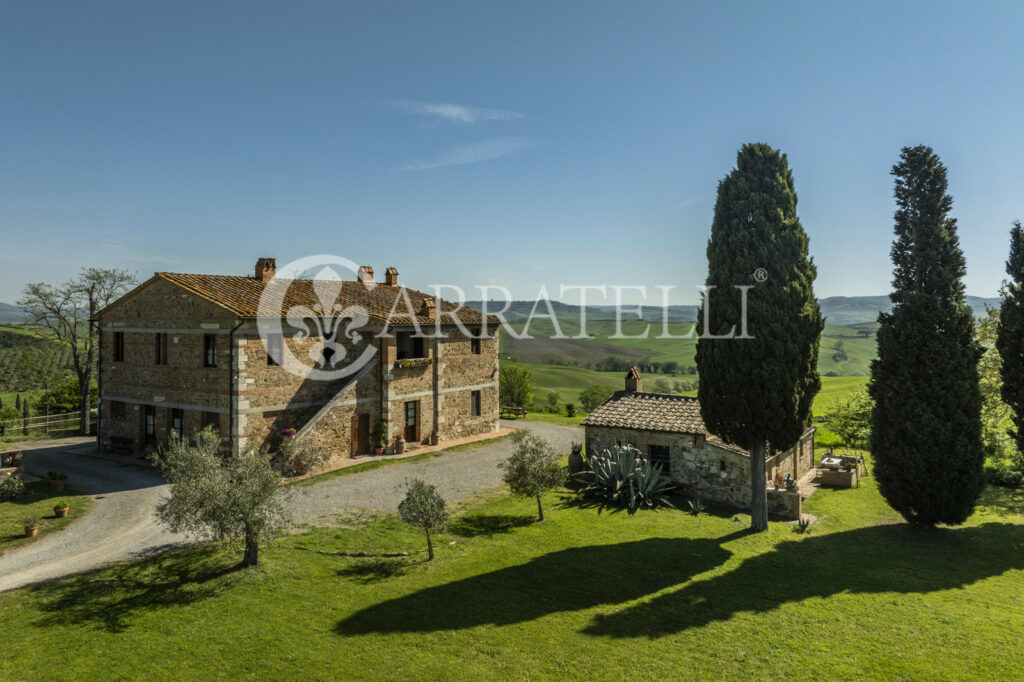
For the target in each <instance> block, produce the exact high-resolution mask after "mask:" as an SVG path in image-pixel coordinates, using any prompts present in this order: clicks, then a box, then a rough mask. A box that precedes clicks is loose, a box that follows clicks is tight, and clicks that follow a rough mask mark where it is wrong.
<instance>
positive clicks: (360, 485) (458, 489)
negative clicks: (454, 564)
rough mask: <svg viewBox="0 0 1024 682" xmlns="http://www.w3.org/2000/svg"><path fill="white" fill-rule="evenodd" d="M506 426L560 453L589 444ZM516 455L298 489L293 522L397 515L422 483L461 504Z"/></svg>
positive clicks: (567, 433)
mask: <svg viewBox="0 0 1024 682" xmlns="http://www.w3.org/2000/svg"><path fill="white" fill-rule="evenodd" d="M502 426H512V427H517V428H524V429H529V430H530V431H532V432H534V433H536V434H537V435H539V436H541V437H543V438H545V439H547V441H548V442H549V443H551V445H552V446H553V447H554V448H555V450H557V451H559V452H566V453H567V452H569V445H570V444H571V442H572V441H574V440H575V441H579V442H581V443H582V442H583V429H582V428H579V427H571V426H557V425H555V424H545V423H543V422H528V421H518V422H517V421H504V420H503V421H502ZM510 454H512V439H511V438H503V439H502V440H499V441H497V442H495V443H489V444H487V445H483V446H480V447H478V448H473V449H471V450H465V451H462V452H452V453H448V454H445V455H442V456H440V457H434V458H428V459H423V460H418V461H411V462H408V463H401V464H394V465H391V466H386V467H381V468H380V469H373V470H371V471H367V472H364V473H360V474H352V475H350V476H341V477H339V478H333V479H330V480H327V481H324V482H322V483H317V484H315V485H311V486H306V487H298V488H295V489H294V490H293V491H292V493H291V497H290V499H289V502H288V506H289V508H290V509H291V510H292V515H293V519H292V520H293V521H295V522H297V523H309V524H313V525H316V524H317V523H320V524H324V523H325V522H329V521H330V517H331V515H333V514H336V513H337V512H339V511H341V510H343V509H351V508H359V509H379V510H384V511H395V510H396V508H397V507H398V503H399V501H400V500H401V499H402V497H403V496H404V494H405V491H404V489H403V483H404V482H405V481H406V479H410V478H421V479H423V480H424V481H426V482H427V483H429V484H431V485H433V486H435V487H436V488H437V492H438V493H440V495H441V497H443V498H444V499H445V500H446V501H449V502H455V501H458V500H461V499H464V498H466V497H469V496H470V495H473V494H475V493H477V492H479V491H481V490H486V489H488V488H493V487H495V486H497V485H500V484H501V470H500V469H499V468H498V463H499V462H501V461H502V460H504V459H506V458H508V456H509V455H510Z"/></svg>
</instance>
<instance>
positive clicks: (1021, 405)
mask: <svg viewBox="0 0 1024 682" xmlns="http://www.w3.org/2000/svg"><path fill="white" fill-rule="evenodd" d="M1006 274H1008V275H1009V276H1010V279H1009V281H1008V282H1006V283H1005V284H1004V286H1003V291H1002V294H1003V301H1002V306H1001V307H1000V311H999V326H998V327H997V328H996V349H997V350H998V351H999V357H1000V358H1001V359H1002V366H1001V367H1000V378H1001V379H1002V381H1003V386H1002V389H1001V391H1000V393H1001V395H1002V397H1003V402H1004V403H1006V404H1007V405H1009V406H1010V411H1011V416H1010V419H1011V420H1012V422H1013V428H1012V429H1011V430H1010V435H1011V436H1012V437H1013V440H1014V442H1015V443H1016V444H1017V453H1018V456H1017V459H1018V461H1020V458H1021V455H1022V454H1024V228H1022V227H1021V224H1020V221H1019V220H1018V221H1017V222H1015V223H1014V224H1013V229H1012V230H1011V231H1010V258H1009V260H1007V261H1006Z"/></svg>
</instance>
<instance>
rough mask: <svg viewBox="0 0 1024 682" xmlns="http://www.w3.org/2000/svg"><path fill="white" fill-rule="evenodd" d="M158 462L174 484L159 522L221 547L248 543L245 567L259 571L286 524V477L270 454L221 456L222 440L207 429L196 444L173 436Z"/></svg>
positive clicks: (195, 439)
mask: <svg viewBox="0 0 1024 682" xmlns="http://www.w3.org/2000/svg"><path fill="white" fill-rule="evenodd" d="M154 462H155V463H156V465H157V466H158V467H159V468H160V470H161V471H162V472H163V474H164V476H165V477H166V478H167V480H168V481H169V482H170V484H171V494H170V496H169V497H167V498H166V499H165V500H163V501H162V502H161V503H160V504H158V505H157V508H156V514H157V518H158V519H160V521H161V522H162V523H163V524H165V525H166V526H167V527H168V528H170V529H171V530H172V531H174V532H176V533H177V532H185V533H189V534H191V535H194V536H197V537H200V538H204V539H208V540H216V541H239V540H240V541H242V542H243V543H244V544H245V555H244V557H243V559H242V566H256V565H257V563H258V561H259V548H260V545H261V544H265V543H266V541H267V540H269V539H270V537H271V536H272V535H273V533H274V532H275V531H276V530H277V529H279V528H280V527H281V526H282V525H283V524H284V522H285V512H284V504H283V501H282V495H283V493H282V488H281V485H280V482H281V474H280V472H278V471H277V470H276V469H274V468H273V467H272V466H271V464H270V462H269V460H268V458H267V456H266V454H265V453H263V452H261V451H257V450H253V449H250V450H248V451H246V452H245V453H244V454H242V455H240V456H238V457H225V456H224V455H223V454H221V452H220V435H219V434H218V433H217V432H216V431H214V430H213V428H212V427H207V428H206V429H203V430H202V431H200V432H199V433H197V434H196V435H195V436H194V437H193V438H192V439H191V440H189V439H186V438H179V437H177V436H176V435H174V434H172V435H171V439H170V442H169V443H168V446H167V448H164V449H161V451H160V452H159V453H157V454H156V455H155V456H154Z"/></svg>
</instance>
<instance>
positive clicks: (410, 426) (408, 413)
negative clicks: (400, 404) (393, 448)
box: [405, 400, 419, 443]
mask: <svg viewBox="0 0 1024 682" xmlns="http://www.w3.org/2000/svg"><path fill="white" fill-rule="evenodd" d="M418 408H419V402H418V401H415V400H413V401H410V402H407V403H406V404H405V442H406V443H415V442H416V441H417V440H419V439H418V438H417V437H416V432H417V430H418V429H417V428H416V427H417V425H418V424H417V420H418V419H419V409H418Z"/></svg>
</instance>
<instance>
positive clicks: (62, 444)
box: [0, 421, 583, 592]
mask: <svg viewBox="0 0 1024 682" xmlns="http://www.w3.org/2000/svg"><path fill="white" fill-rule="evenodd" d="M502 425H503V426H512V427H517V428H524V429H528V430H530V431H533V432H534V433H537V434H538V435H540V436H542V437H544V438H546V439H547V440H548V442H550V443H551V444H552V446H554V447H555V449H556V450H558V451H561V452H568V450H569V444H570V442H572V441H574V440H575V441H581V442H582V440H583V429H581V428H578V427H569V426H556V425H554V424H544V423H541V422H527V421H518V422H517V421H502ZM20 449H22V450H23V451H24V452H25V453H26V456H25V459H24V465H25V469H26V471H28V472H29V473H31V474H35V475H41V476H45V474H46V472H47V471H50V470H52V469H60V470H63V471H66V472H67V473H68V477H69V479H70V481H71V483H72V484H73V485H75V486H77V487H79V488H81V489H84V490H86V491H88V492H89V493H91V494H92V495H93V496H94V498H95V499H96V502H95V504H94V505H93V507H92V510H90V511H89V513H88V514H86V515H85V516H84V517H82V518H81V519H78V520H76V521H75V522H74V523H72V524H71V526H70V527H68V528H67V529H65V530H63V531H59V532H57V533H52V534H50V535H47V536H46V537H43V538H41V539H39V540H38V541H37V542H34V543H32V544H30V545H28V546H26V547H23V548H21V549H17V550H13V551H8V552H6V553H4V554H2V555H0V592H4V591H6V590H12V589H15V588H18V587H23V586H25V585H29V584H31V583H35V582H40V581H43V580H50V579H53V578H59V577H62V576H66V575H70V574H73V573H79V572H81V571H87V570H90V569H93V568H96V567H99V566H102V565H104V564H108V563H111V562H115V561H122V560H126V559H133V558H138V557H141V556H145V555H147V554H152V553H154V552H159V551H163V550H165V549H168V548H170V547H173V546H175V545H179V544H182V543H184V542H186V541H187V538H186V537H185V536H182V535H175V534H172V533H169V532H168V531H166V530H165V529H164V528H163V527H161V526H160V525H158V524H157V522H156V518H155V517H154V514H153V509H154V507H155V506H156V504H157V502H159V501H160V499H161V498H163V497H164V496H166V494H167V484H165V483H164V481H163V479H162V478H161V477H160V475H159V474H158V473H157V472H156V471H155V470H153V469H151V468H149V467H146V466H138V465H136V464H131V463H128V462H127V461H119V460H118V459H111V458H108V457H102V456H98V455H97V454H96V453H95V444H94V441H93V440H92V439H84V438H77V439H63V440H61V441H53V442H48V443H36V444H33V445H30V446H28V447H24V448H20ZM511 451H512V442H511V439H508V438H505V439H502V440H500V441H497V442H495V443H489V444H487V445H482V446H480V447H478V448H473V449H470V450H464V451H461V452H452V453H448V454H444V455H441V456H439V457H431V458H428V459H424V460H411V461H408V462H399V463H396V464H393V465H391V466H386V467H381V468H380V469H374V470H371V471H366V472H363V473H358V474H351V475H348V476H341V477H339V478H334V479H329V480H326V481H323V482H320V483H315V484H313V485H309V486H304V487H297V488H293V489H292V490H291V491H290V493H289V498H288V506H289V509H290V510H291V513H292V521H293V522H295V523H297V524H302V523H308V524H312V525H317V524H321V525H322V524H325V523H330V522H331V517H332V516H333V515H335V514H337V513H339V512H342V511H344V510H346V509H377V510H384V511H394V510H395V508H396V507H397V506H398V502H399V500H400V499H401V498H402V495H403V491H402V489H401V488H402V483H403V482H404V481H405V480H406V479H409V478H422V479H423V480H425V481H427V482H428V483H430V484H432V485H434V486H436V487H437V490H438V492H439V493H440V494H441V496H442V497H444V498H445V500H448V501H450V502H455V501H458V500H461V499H464V498H466V497H469V496H471V495H473V494H475V493H477V492H479V491H481V490H486V489H488V488H493V487H495V486H497V485H499V484H500V483H501V471H500V470H499V469H498V463H499V462H500V461H501V460H503V459H505V458H506V457H508V456H509V454H510V453H511Z"/></svg>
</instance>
